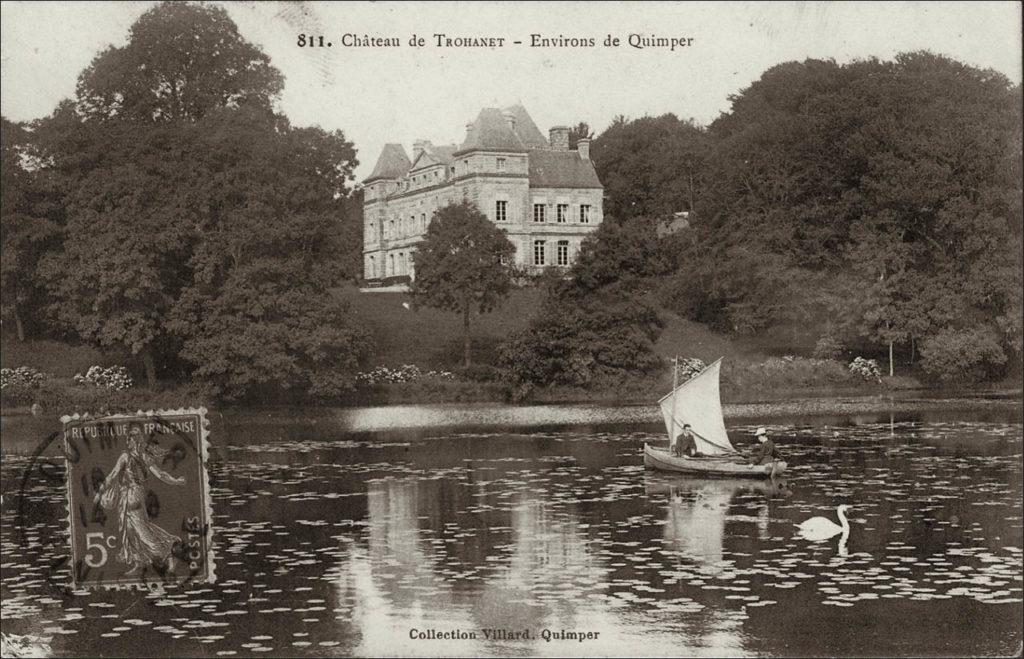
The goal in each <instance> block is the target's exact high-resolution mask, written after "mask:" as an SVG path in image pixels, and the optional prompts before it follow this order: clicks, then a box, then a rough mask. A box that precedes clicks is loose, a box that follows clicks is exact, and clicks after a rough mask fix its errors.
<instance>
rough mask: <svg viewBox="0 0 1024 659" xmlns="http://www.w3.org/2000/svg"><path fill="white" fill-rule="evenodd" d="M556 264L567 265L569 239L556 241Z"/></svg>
mask: <svg viewBox="0 0 1024 659" xmlns="http://www.w3.org/2000/svg"><path fill="white" fill-rule="evenodd" d="M556 259H557V260H556V261H555V262H556V263H558V265H569V241H568V240H559V241H558V254H557V255H556Z"/></svg>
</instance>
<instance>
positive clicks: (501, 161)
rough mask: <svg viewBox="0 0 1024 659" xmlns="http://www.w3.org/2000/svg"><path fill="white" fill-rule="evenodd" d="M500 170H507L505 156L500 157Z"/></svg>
mask: <svg viewBox="0 0 1024 659" xmlns="http://www.w3.org/2000/svg"><path fill="white" fill-rule="evenodd" d="M498 171H499V172H503V171H505V159H504V158H498Z"/></svg>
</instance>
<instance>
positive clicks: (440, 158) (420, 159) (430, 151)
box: [409, 144, 459, 171]
mask: <svg viewBox="0 0 1024 659" xmlns="http://www.w3.org/2000/svg"><path fill="white" fill-rule="evenodd" d="M458 148H459V147H458V146H456V145H454V144H445V145H442V146H434V145H433V144H427V145H425V146H424V147H423V152H422V153H420V154H419V155H418V156H416V159H415V160H413V161H412V166H411V167H410V168H409V171H415V170H417V169H424V168H427V167H431V166H434V165H451V164H452V162H454V161H455V159H454V158H453V157H452V154H453V153H455V152H456V151H457V150H458Z"/></svg>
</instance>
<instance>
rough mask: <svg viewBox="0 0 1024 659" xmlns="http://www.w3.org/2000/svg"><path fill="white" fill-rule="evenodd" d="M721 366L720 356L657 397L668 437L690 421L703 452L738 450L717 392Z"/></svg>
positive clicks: (677, 432) (732, 451)
mask: <svg viewBox="0 0 1024 659" xmlns="http://www.w3.org/2000/svg"><path fill="white" fill-rule="evenodd" d="M721 366H722V360H721V359H719V360H718V361H716V362H715V363H714V364H712V365H710V366H708V367H707V368H705V369H704V370H703V371H701V372H700V373H698V374H697V375H695V376H693V377H692V378H690V379H689V380H687V381H686V382H684V383H682V384H681V385H679V386H678V387H676V388H675V390H674V391H672V392H670V393H669V394H668V395H667V396H665V397H664V398H662V399H661V400H660V401H658V404H659V405H661V414H662V416H664V417H665V429H666V430H668V435H669V437H670V438H671V439H672V440H673V441H675V438H676V437H678V436H679V433H680V431H681V430H682V427H683V424H684V423H688V424H690V426H692V428H693V434H694V439H695V440H696V442H697V450H698V451H700V452H701V453H703V454H704V455H724V454H726V453H734V452H735V451H736V449H735V448H733V446H732V444H731V443H730V442H729V436H728V435H727V434H725V421H724V420H723V419H722V400H721V398H720V396H719V393H718V377H719V371H720V369H721Z"/></svg>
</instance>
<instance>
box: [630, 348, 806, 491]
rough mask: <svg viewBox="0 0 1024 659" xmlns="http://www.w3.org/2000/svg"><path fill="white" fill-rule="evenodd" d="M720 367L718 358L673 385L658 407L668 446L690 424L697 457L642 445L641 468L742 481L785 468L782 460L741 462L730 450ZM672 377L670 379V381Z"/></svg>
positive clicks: (732, 450)
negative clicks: (729, 477) (721, 392)
mask: <svg viewBox="0 0 1024 659" xmlns="http://www.w3.org/2000/svg"><path fill="white" fill-rule="evenodd" d="M721 368H722V360H721V359H719V360H718V361H716V362H715V363H713V364H711V365H710V366H708V367H707V368H705V369H704V370H703V371H701V372H700V373H698V374H697V375H695V376H693V377H692V378H690V379H689V380H687V381H686V382H684V383H683V384H681V385H679V386H674V387H673V388H672V391H671V392H670V393H668V394H666V395H665V396H664V397H663V398H662V399H661V400H659V401H658V404H659V405H660V406H661V414H662V416H663V417H664V419H665V429H666V430H667V431H668V436H669V444H672V443H674V442H675V440H676V438H677V437H678V436H679V434H680V433H681V432H682V428H683V424H684V423H688V424H690V428H691V430H692V431H693V435H694V441H695V442H696V444H697V452H698V453H700V456H698V457H689V456H676V455H672V453H671V452H670V451H669V449H667V448H658V447H654V446H651V445H650V444H644V467H645V468H646V469H660V470H662V471H675V472H680V473H686V474H693V475H697V476H734V477H736V476H738V477H745V478H767V477H769V476H771V477H773V478H774V477H776V476H779V475H781V474H782V472H783V471H785V469H786V463H785V462H784V461H782V460H773V461H772V462H770V463H768V464H764V465H752V464H748V463H746V462H742V461H740V460H742V456H740V454H739V453H738V452H737V451H736V449H735V448H733V445H732V443H731V442H730V441H729V435H727V434H726V432H725V420H724V419H723V417H722V399H721V396H720V395H719V391H718V380H719V375H720V372H721ZM674 379H675V377H674V376H673V380H674Z"/></svg>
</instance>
